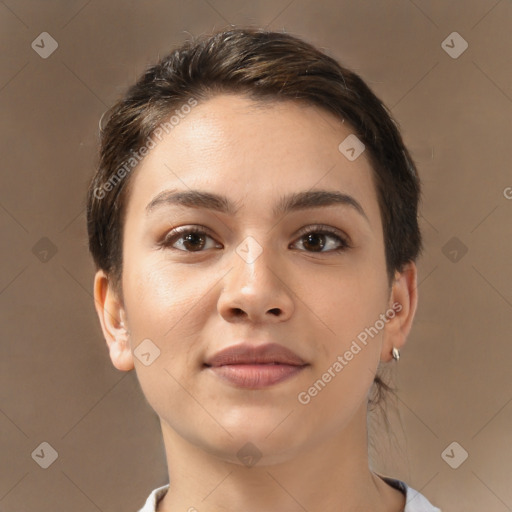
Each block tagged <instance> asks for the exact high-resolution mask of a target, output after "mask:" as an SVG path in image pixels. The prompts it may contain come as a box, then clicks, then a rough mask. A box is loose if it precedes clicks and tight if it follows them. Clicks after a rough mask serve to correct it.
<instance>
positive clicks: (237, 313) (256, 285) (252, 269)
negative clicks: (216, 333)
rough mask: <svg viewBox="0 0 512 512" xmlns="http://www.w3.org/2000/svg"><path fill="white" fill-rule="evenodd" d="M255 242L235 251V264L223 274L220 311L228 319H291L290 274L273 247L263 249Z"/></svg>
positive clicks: (291, 294) (233, 320)
mask: <svg viewBox="0 0 512 512" xmlns="http://www.w3.org/2000/svg"><path fill="white" fill-rule="evenodd" d="M254 245H255V244H252V247H251V244H249V246H248V247H249V250H246V251H245V252H244V251H240V252H237V251H234V252H233V257H232V261H233V265H232V266H231V270H230V271H229V272H228V273H227V274H226V275H225V277H224V283H223V288H222V291H221V294H220V297H219V300H218V311H219V313H220V315H221V316H222V317H223V318H224V319H225V320H226V321H228V322H244V321H246V322H247V321H250V322H253V323H265V322H273V323H279V322H283V321H285V320H288V319H289V318H290V317H291V316H292V314H293V311H294V300H293V296H294V294H293V291H292V289H291V288H290V285H291V283H289V282H288V281H289V276H287V275H286V273H285V271H284V270H285V269H284V265H283V264H282V263H281V264H280V265H279V261H278V258H277V257H276V256H275V255H273V253H272V252H271V250H270V249H264V250H263V251H262V248H261V246H257V247H254ZM246 249H247V246H246ZM287 277H288V279H287Z"/></svg>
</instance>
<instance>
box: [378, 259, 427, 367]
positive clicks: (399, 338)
mask: <svg viewBox="0 0 512 512" xmlns="http://www.w3.org/2000/svg"><path fill="white" fill-rule="evenodd" d="M417 273H418V271H417V268H416V265H415V263H414V262H409V263H408V264H407V265H406V266H405V268H404V270H403V271H402V272H396V273H395V279H394V281H393V285H392V288H391V293H390V297H389V304H388V306H389V309H388V312H390V314H389V313H388V315H387V316H388V318H389V320H388V322H387V323H386V326H385V329H384V336H383V343H382V353H381V361H384V362H388V361H391V359H392V357H393V356H392V351H393V348H397V349H399V350H400V349H401V348H402V347H403V346H404V345H405V342H406V340H407V336H408V334H409V332H410V330H411V327H412V321H413V319H414V315H415V313H416V308H417V305H418V287H417ZM393 313H394V314H393Z"/></svg>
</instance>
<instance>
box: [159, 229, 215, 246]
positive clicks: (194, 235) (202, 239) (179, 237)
mask: <svg viewBox="0 0 512 512" xmlns="http://www.w3.org/2000/svg"><path fill="white" fill-rule="evenodd" d="M161 245H162V246H163V247H167V248H172V249H177V250H179V251H184V252H201V251H203V250H204V249H214V248H219V247H221V246H220V244H217V243H216V242H215V240H213V238H212V237H211V236H210V235H208V233H206V232H205V231H204V229H202V228H200V227H199V226H195V227H190V228H177V229H174V230H173V231H171V232H170V233H168V234H167V236H166V237H165V238H164V240H163V241H162V243H161Z"/></svg>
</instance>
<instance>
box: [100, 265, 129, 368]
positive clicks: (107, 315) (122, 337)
mask: <svg viewBox="0 0 512 512" xmlns="http://www.w3.org/2000/svg"><path fill="white" fill-rule="evenodd" d="M94 303H95V307H96V312H97V314H98V318H99V320H100V324H101V329H102V331H103V336H104V337H105V341H106V342H107V345H108V349H109V353H110V359H111V360H112V364H113V365H114V366H115V367H116V368H117V369H118V370H121V371H130V370H133V368H134V362H133V354H132V350H131V347H130V337H129V332H128V330H127V328H126V326H125V319H126V317H125V311H124V308H123V305H122V303H121V300H120V298H119V297H118V296H117V293H116V292H115V290H114V289H113V286H112V283H111V282H110V281H109V279H108V276H107V275H106V274H105V272H104V271H103V270H98V271H97V272H96V275H95V277H94Z"/></svg>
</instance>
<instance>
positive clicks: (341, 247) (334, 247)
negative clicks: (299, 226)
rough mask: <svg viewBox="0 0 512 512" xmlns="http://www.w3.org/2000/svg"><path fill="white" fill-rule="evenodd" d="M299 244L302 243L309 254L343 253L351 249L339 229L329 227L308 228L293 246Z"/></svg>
mask: <svg viewBox="0 0 512 512" xmlns="http://www.w3.org/2000/svg"><path fill="white" fill-rule="evenodd" d="M297 243H301V244H302V245H303V246H304V247H305V248H306V250H307V251H308V252H341V251H345V250H346V249H349V248H350V244H349V243H348V241H347V239H346V238H345V237H344V236H343V235H342V234H341V233H340V232H339V231H338V230H337V229H334V228H330V227H328V226H308V227H307V228H305V229H304V230H303V231H302V233H301V234H300V238H299V239H298V240H297V242H295V243H294V244H292V246H293V245H295V244H297ZM324 249H325V250H324Z"/></svg>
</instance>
